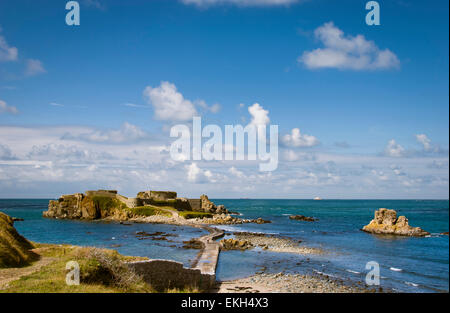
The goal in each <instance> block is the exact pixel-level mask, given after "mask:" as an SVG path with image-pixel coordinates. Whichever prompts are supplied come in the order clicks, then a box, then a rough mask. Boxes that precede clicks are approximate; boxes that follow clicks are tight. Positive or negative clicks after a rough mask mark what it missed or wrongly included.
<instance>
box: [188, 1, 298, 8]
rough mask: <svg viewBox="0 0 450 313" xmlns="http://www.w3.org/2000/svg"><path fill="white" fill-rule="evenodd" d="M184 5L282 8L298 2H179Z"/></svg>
mask: <svg viewBox="0 0 450 313" xmlns="http://www.w3.org/2000/svg"><path fill="white" fill-rule="evenodd" d="M181 2H182V3H184V4H193V5H196V6H199V7H206V6H212V5H223V4H233V5H237V6H243V7H257V6H282V5H289V4H293V3H297V2H299V0H181Z"/></svg>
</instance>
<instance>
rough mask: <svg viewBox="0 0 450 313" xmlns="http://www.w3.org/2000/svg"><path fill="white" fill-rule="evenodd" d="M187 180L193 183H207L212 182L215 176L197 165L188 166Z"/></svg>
mask: <svg viewBox="0 0 450 313" xmlns="http://www.w3.org/2000/svg"><path fill="white" fill-rule="evenodd" d="M186 169H187V180H188V181H189V182H191V183H205V182H211V181H212V178H213V174H212V173H211V171H209V170H202V169H201V168H200V167H198V165H197V163H192V164H191V165H186Z"/></svg>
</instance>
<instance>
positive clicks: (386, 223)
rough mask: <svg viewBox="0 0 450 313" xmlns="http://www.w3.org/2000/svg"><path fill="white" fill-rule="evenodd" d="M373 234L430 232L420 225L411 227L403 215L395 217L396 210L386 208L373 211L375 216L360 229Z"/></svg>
mask: <svg viewBox="0 0 450 313" xmlns="http://www.w3.org/2000/svg"><path fill="white" fill-rule="evenodd" d="M362 230H363V231H365V232H368V233H373V234H388V235H400V236H417V237H422V236H427V235H429V234H430V233H429V232H426V231H424V230H423V229H421V228H420V227H412V226H410V225H409V224H408V219H407V218H406V217H405V216H399V217H398V218H397V212H395V211H394V210H388V209H384V208H383V209H379V210H378V211H375V218H374V219H373V220H372V221H371V222H370V223H369V224H368V225H366V226H364V227H363V229H362Z"/></svg>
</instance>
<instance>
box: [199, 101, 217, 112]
mask: <svg viewBox="0 0 450 313" xmlns="http://www.w3.org/2000/svg"><path fill="white" fill-rule="evenodd" d="M195 104H196V105H198V106H199V107H201V108H203V109H204V110H206V111H209V112H211V113H217V112H219V111H220V104H218V103H214V104H213V105H211V106H208V104H207V103H206V102H205V101H203V100H197V101H195Z"/></svg>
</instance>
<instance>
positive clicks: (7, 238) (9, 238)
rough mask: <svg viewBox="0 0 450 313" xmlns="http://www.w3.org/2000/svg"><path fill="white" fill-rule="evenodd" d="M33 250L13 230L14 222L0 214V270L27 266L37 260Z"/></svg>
mask: <svg viewBox="0 0 450 313" xmlns="http://www.w3.org/2000/svg"><path fill="white" fill-rule="evenodd" d="M33 248H34V247H33V244H32V243H31V242H29V241H28V240H27V239H25V238H24V237H22V236H21V235H20V234H19V233H18V232H17V230H16V229H15V228H14V220H13V219H12V218H11V217H9V216H8V215H6V214H4V213H2V212H0V268H3V267H18V266H23V265H28V264H29V263H30V262H31V261H34V260H35V259H37V258H38V255H37V254H35V253H34V252H32V251H31V249H33Z"/></svg>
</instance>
